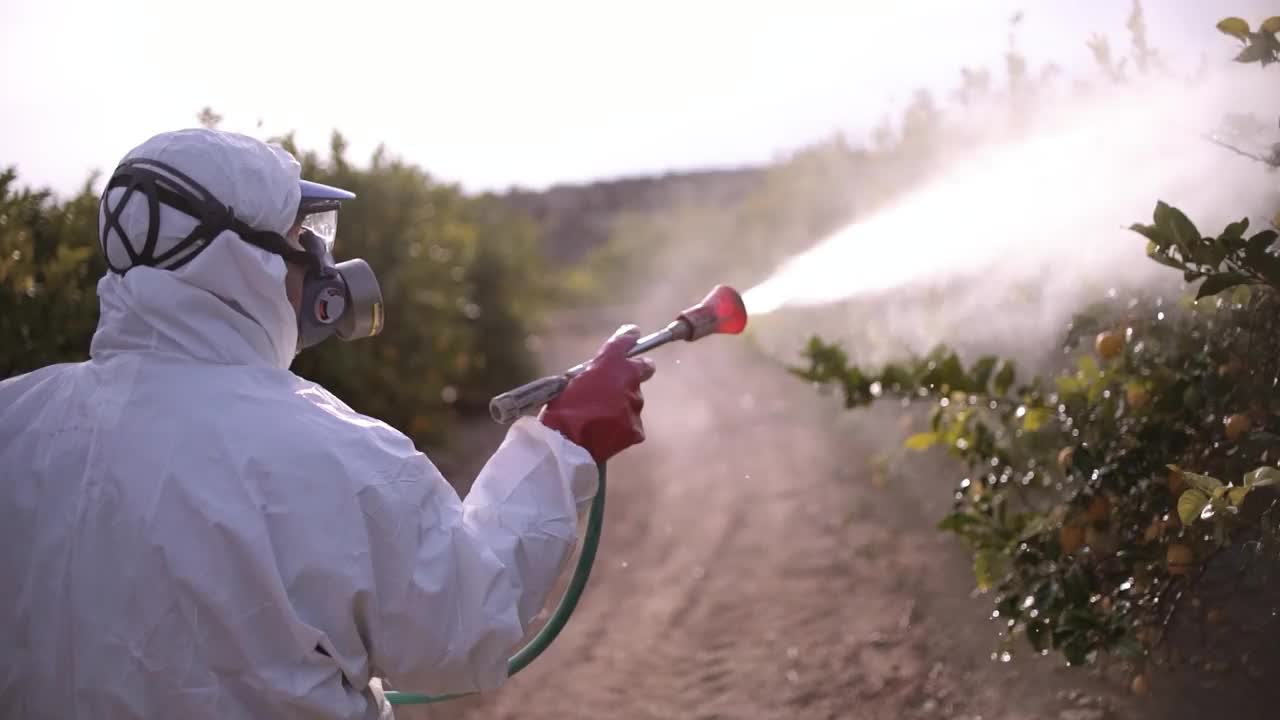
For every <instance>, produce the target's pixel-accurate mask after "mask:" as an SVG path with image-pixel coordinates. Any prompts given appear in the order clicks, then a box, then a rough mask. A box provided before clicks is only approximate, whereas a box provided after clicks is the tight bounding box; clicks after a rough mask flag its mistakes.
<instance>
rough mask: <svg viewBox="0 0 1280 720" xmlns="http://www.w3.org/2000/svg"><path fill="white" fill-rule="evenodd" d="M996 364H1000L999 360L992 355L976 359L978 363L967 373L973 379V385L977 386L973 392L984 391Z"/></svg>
mask: <svg viewBox="0 0 1280 720" xmlns="http://www.w3.org/2000/svg"><path fill="white" fill-rule="evenodd" d="M998 362H1000V360H999V358H997V357H995V356H994V355H987V356H985V357H981V358H978V361H977V362H975V363H974V364H973V369H972V370H970V371H969V374H970V375H971V376H972V377H973V382H974V384H975V385H977V387H976V388H974V390H973V391H974V392H984V391H986V389H987V385H988V384H989V383H990V382H991V375H992V373H994V372H995V369H996V363H998Z"/></svg>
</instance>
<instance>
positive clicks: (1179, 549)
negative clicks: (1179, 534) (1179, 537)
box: [1164, 543, 1196, 575]
mask: <svg viewBox="0 0 1280 720" xmlns="http://www.w3.org/2000/svg"><path fill="white" fill-rule="evenodd" d="M1164 561H1165V565H1166V566H1167V567H1168V568H1169V574H1170V575H1187V574H1190V572H1191V569H1192V568H1193V567H1194V566H1195V561H1196V554H1195V552H1194V551H1193V550H1192V549H1191V548H1190V547H1188V546H1186V545H1182V544H1179V543H1175V544H1173V545H1170V546H1169V549H1168V551H1166V552H1165V556H1164Z"/></svg>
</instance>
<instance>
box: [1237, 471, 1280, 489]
mask: <svg viewBox="0 0 1280 720" xmlns="http://www.w3.org/2000/svg"><path fill="white" fill-rule="evenodd" d="M1244 484H1245V487H1270V486H1272V485H1277V484H1280V469H1276V468H1273V467H1260V468H1258V469H1257V470H1254V471H1253V472H1251V473H1248V474H1246V475H1245V476H1244Z"/></svg>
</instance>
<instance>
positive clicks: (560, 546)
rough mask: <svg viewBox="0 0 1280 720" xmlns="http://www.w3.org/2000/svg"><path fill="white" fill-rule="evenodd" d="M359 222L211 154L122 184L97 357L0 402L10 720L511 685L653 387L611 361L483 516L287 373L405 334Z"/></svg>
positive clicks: (4, 682)
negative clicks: (385, 690) (340, 252)
mask: <svg viewBox="0 0 1280 720" xmlns="http://www.w3.org/2000/svg"><path fill="white" fill-rule="evenodd" d="M352 197H354V196H353V195H351V194H350V193H346V192H343V191H340V190H337V189H335V188H328V187H325V186H320V185H315V184H311V183H306V182H304V181H301V180H300V178H299V165H298V163H297V162H296V161H295V160H294V158H293V157H292V156H290V155H289V154H288V153H287V152H286V151H284V150H283V149H281V148H279V147H277V146H273V145H267V144H264V143H262V142H259V141H257V140H254V139H251V138H247V137H244V136H241V135H236V134H232V133H225V132H217V131H213V130H183V131H178V132H172V133H166V134H162V135H159V136H157V137H154V138H152V139H150V140H148V141H147V142H145V143H144V144H142V145H141V146H139V147H138V148H136V149H135V150H133V151H132V152H130V153H129V154H128V155H127V156H126V158H125V160H124V161H123V162H122V163H121V165H120V167H119V168H117V170H116V172H115V174H114V175H113V176H112V179H111V181H110V182H109V183H108V187H107V190H106V191H104V193H103V200H102V205H101V210H100V216H99V230H100V232H99V235H100V238H99V239H100V241H101V244H102V249H103V252H104V253H105V254H106V258H107V262H108V266H109V267H110V268H111V269H110V270H109V271H108V272H107V273H106V274H105V275H104V276H103V277H102V279H101V280H100V282H99V284H98V295H99V298H100V304H101V319H100V321H99V324H98V329H97V332H96V333H95V335H94V337H93V341H92V345H91V348H90V355H91V360H89V361H88V362H84V363H79V364H64V365H56V366H51V367H46V368H43V369H40V370H37V371H35V372H32V373H29V374H27V375H23V376H19V377H15V378H10V379H7V380H4V381H3V382H0V718H6V719H7V718H23V719H30V718H94V719H95V720H96V719H107V718H159V717H165V718H184V719H186V718H277V717H278V718H303V717H305V718H370V717H377V716H378V715H379V713H380V712H382V713H384V714H385V713H387V712H389V708H388V706H387V705H386V703H385V699H383V698H381V696H380V694H379V693H378V692H377V682H374V684H373V686H371V682H372V681H375V680H376V679H379V678H387V679H388V680H389V682H390V683H391V684H392V685H393V686H395V687H402V688H406V689H411V690H414V691H423V692H428V693H451V692H464V691H472V690H480V691H485V690H492V689H495V688H497V687H498V686H499V685H501V684H502V683H503V681H504V679H505V678H506V660H507V657H508V655H509V654H510V652H511V651H512V650H513V648H514V646H515V645H516V644H517V643H518V642H519V640H520V639H521V638H522V636H523V635H524V633H525V630H526V628H528V626H529V623H530V620H531V619H532V618H533V617H534V615H535V614H536V613H537V612H538V611H539V610H540V609H541V607H542V606H543V604H544V602H545V600H546V598H547V595H548V593H549V591H550V589H551V587H552V585H553V583H554V582H555V580H556V577H557V574H558V572H559V571H560V570H561V569H562V567H563V566H564V565H565V563H566V561H567V559H568V557H569V555H570V553H571V551H572V548H573V546H574V544H575V541H576V531H577V522H578V514H579V512H580V511H582V510H584V509H585V507H586V505H587V504H589V502H590V500H591V499H592V497H593V495H594V492H595V489H596V483H597V470H596V464H597V462H599V461H603V460H605V459H607V458H608V457H610V456H612V455H613V454H615V453H617V452H619V451H621V450H622V449H624V448H626V447H628V446H630V445H634V444H636V443H638V442H640V441H642V440H643V431H642V427H641V424H640V411H641V408H642V405H643V400H642V398H641V396H640V391H639V387H640V384H641V383H642V382H643V381H645V380H647V379H648V377H649V376H651V375H652V373H653V366H652V365H651V364H650V363H649V362H648V361H647V360H637V359H632V360H628V359H627V358H626V357H625V353H626V351H627V350H628V349H629V348H630V347H631V345H632V344H634V342H635V339H636V337H637V333H635V332H634V331H633V330H626V331H623V332H620V333H618V334H617V335H615V336H614V338H612V339H611V340H610V341H609V342H608V343H606V345H605V347H604V349H603V350H602V351H601V353H600V355H598V356H597V357H596V358H595V359H594V360H593V361H592V362H591V363H590V364H589V366H588V369H587V371H586V372H584V373H583V374H582V375H580V376H579V377H578V378H576V379H575V380H574V381H573V382H572V383H571V384H570V386H569V388H568V389H567V390H566V392H565V393H564V394H563V395H562V396H561V397H560V398H558V399H557V400H556V401H555V402H553V403H552V404H550V405H549V406H548V407H547V408H546V409H545V410H544V412H543V413H542V414H541V415H540V416H539V417H538V418H533V417H526V418H523V419H521V420H519V421H518V422H516V423H515V424H514V426H513V427H512V428H511V429H510V431H509V433H508V435H507V437H506V439H505V441H504V442H503V443H502V445H501V447H500V448H499V449H498V450H497V451H496V452H495V453H494V455H493V457H492V458H491V459H490V460H489V462H488V463H487V464H486V466H485V467H484V469H483V471H482V472H481V474H480V476H479V478H478V479H477V480H476V482H475V484H474V486H473V488H472V490H471V491H470V493H469V494H468V495H467V497H466V499H465V500H460V499H459V497H458V495H457V493H456V492H455V491H454V490H453V489H452V487H451V486H450V485H449V484H448V483H447V482H446V481H445V479H444V478H442V477H441V475H440V473H439V472H437V470H436V468H435V467H434V466H433V465H432V464H431V462H430V461H429V460H428V459H427V458H426V457H425V456H424V455H423V454H422V453H420V452H418V451H417V450H416V449H415V448H414V446H413V443H412V442H411V441H410V440H409V439H408V438H406V437H405V436H404V435H402V434H401V433H399V432H397V431H396V430H395V429H393V428H391V427H390V426H388V425H386V424H384V423H382V422H379V421H378V420H375V419H372V418H369V417H365V416H362V415H359V414H357V413H356V412H354V411H352V410H351V409H350V408H349V407H347V405H345V404H343V402H342V401H340V400H339V399H337V398H336V397H334V396H333V395H331V394H330V393H328V392H327V391H325V389H324V388H322V387H320V386H318V385H316V384H314V383H311V382H308V381H306V380H303V379H301V378H299V377H297V376H296V375H294V374H292V373H291V372H290V371H289V369H288V368H289V365H290V363H291V362H292V360H293V358H294V356H295V354H296V353H297V352H298V350H299V348H300V347H303V346H306V345H309V344H314V342H317V341H318V340H320V339H323V338H324V337H326V336H328V335H331V334H335V333H336V334H338V335H339V336H341V337H344V338H348V339H349V338H351V337H359V336H362V335H371V334H375V333H376V332H377V331H378V329H379V327H380V325H381V319H382V315H381V311H382V307H381V296H380V294H379V293H378V289H377V284H376V281H374V280H373V277H372V273H371V272H370V271H369V269H368V267H367V266H364V265H363V264H361V263H359V261H355V262H356V264H355V265H350V264H348V263H341V264H339V265H337V266H334V265H333V263H332V255H331V254H330V252H329V249H330V247H331V246H330V244H329V243H330V242H331V240H332V237H333V234H332V228H333V227H334V226H333V224H332V221H331V218H327V217H324V216H322V215H321V213H324V212H332V211H333V209H334V208H336V207H337V205H338V203H339V202H340V201H341V200H343V199H350V198H352ZM326 233H327V237H326ZM344 266H345V267H344ZM406 382H412V378H406Z"/></svg>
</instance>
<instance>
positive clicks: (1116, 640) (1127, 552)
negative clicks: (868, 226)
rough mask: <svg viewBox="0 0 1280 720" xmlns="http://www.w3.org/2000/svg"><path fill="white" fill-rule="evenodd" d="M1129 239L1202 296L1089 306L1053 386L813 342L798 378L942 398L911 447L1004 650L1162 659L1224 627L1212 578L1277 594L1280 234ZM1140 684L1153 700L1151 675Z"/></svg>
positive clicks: (1239, 32) (993, 367)
mask: <svg viewBox="0 0 1280 720" xmlns="http://www.w3.org/2000/svg"><path fill="white" fill-rule="evenodd" d="M1219 28H1220V29H1221V30H1222V31H1223V32H1226V33H1228V34H1230V35H1233V36H1235V37H1237V38H1238V39H1240V41H1241V42H1242V43H1243V44H1244V50H1243V51H1242V53H1241V54H1240V55H1239V56H1238V58H1237V59H1238V60H1239V61H1241V62H1258V63H1261V64H1264V65H1265V64H1269V63H1271V62H1273V61H1274V60H1275V59H1276V51H1277V48H1278V47H1280V45H1277V42H1276V38H1275V34H1276V32H1277V31H1280V18H1271V19H1268V20H1267V21H1265V22H1264V23H1262V25H1261V27H1260V29H1259V30H1258V31H1257V32H1254V31H1252V30H1250V28H1249V25H1248V23H1246V22H1245V21H1243V20H1240V19H1238V18H1230V19H1227V20H1224V21H1223V22H1222V23H1220V24H1219ZM1132 230H1133V231H1135V233H1137V234H1140V235H1141V236H1143V237H1144V238H1145V239H1146V240H1147V242H1148V248H1147V249H1148V255H1149V256H1150V257H1151V258H1152V259H1153V260H1154V261H1156V262H1159V263H1161V264H1163V265H1166V266H1168V267H1170V268H1171V269H1176V270H1178V271H1180V272H1182V273H1183V275H1184V279H1185V280H1186V282H1187V283H1188V284H1191V283H1199V284H1198V287H1196V288H1195V292H1194V293H1191V292H1189V293H1188V294H1187V295H1186V296H1185V297H1161V296H1135V297H1131V298H1120V297H1117V298H1109V299H1106V300H1104V301H1102V302H1099V303H1098V304H1097V305H1095V306H1093V307H1090V308H1087V309H1085V310H1084V311H1083V312H1081V313H1079V314H1078V315H1077V316H1076V317H1075V318H1074V319H1073V321H1072V322H1071V324H1070V326H1069V327H1068V328H1067V332H1066V334H1065V341H1064V347H1063V349H1064V351H1065V353H1064V357H1068V358H1070V361H1069V362H1068V363H1067V364H1065V365H1064V366H1062V367H1061V368H1059V369H1058V370H1057V371H1055V372H1052V373H1050V374H1049V375H1047V376H1041V377H1032V378H1025V377H1023V376H1022V375H1021V374H1020V373H1019V372H1018V368H1017V367H1015V365H1014V363H1012V362H1011V361H1008V360H1002V359H1000V358H997V357H994V356H991V357H982V358H978V359H976V360H973V361H972V362H965V361H964V360H962V358H960V357H959V356H958V355H957V354H956V353H955V352H952V351H950V350H948V349H947V348H945V347H940V348H938V349H936V350H934V351H932V352H931V353H929V354H928V355H926V356H924V357H920V358H915V359H912V360H910V361H906V362H901V363H894V364H890V365H888V366H885V367H882V368H875V369H870V368H864V367H858V366H857V365H855V364H853V363H851V362H850V361H849V358H848V356H847V354H846V353H845V352H844V351H843V350H842V348H841V347H839V346H838V345H837V344H833V343H828V342H825V341H823V340H822V339H820V338H814V339H812V340H811V341H810V343H809V345H808V347H807V348H805V351H804V356H805V359H806V361H807V364H806V365H805V366H803V367H797V368H794V369H793V370H792V372H793V373H795V374H796V375H798V376H799V377H801V378H803V379H804V380H806V381H809V382H814V383H818V384H820V385H821V386H823V387H825V388H828V389H834V390H836V391H837V392H839V394H840V395H841V396H842V397H843V400H844V403H845V405H846V406H847V407H849V408H859V407H863V406H866V405H870V404H872V403H874V402H876V401H877V400H880V399H882V398H895V399H898V400H908V401H914V402H919V403H927V404H929V405H930V406H931V411H930V416H929V425H928V427H927V428H926V429H924V430H923V431H922V432H919V433H917V434H914V435H912V436H910V437H909V438H907V439H906V441H905V445H906V447H907V448H909V449H914V450H923V449H926V448H932V447H937V448H943V449H945V451H946V452H947V453H948V454H949V455H951V456H952V457H954V458H955V459H957V460H958V461H959V462H960V464H961V466H962V467H963V471H962V472H958V473H957V477H956V484H955V488H954V491H953V492H954V505H953V509H952V512H951V513H950V514H948V515H947V516H946V517H945V518H943V519H942V520H941V521H940V524H939V527H940V528H941V529H943V530H946V531H948V532H951V533H954V534H955V535H957V536H959V537H960V538H962V539H963V540H964V541H965V542H966V543H967V544H968V546H969V547H970V548H971V549H972V551H973V570H974V575H975V578H976V582H977V585H978V588H979V589H980V590H982V591H984V592H987V593H989V594H990V596H991V598H992V600H993V603H994V608H993V610H992V617H993V618H995V619H997V620H998V621H999V625H1000V629H1001V634H1002V635H1003V636H1004V637H1005V638H1006V641H1008V640H1009V639H1011V638H1014V637H1023V638H1025V640H1026V642H1027V643H1028V644H1029V645H1030V647H1031V648H1032V649H1033V650H1035V651H1036V652H1040V653H1046V652H1050V651H1056V652H1059V653H1061V654H1062V656H1064V657H1065V659H1066V660H1067V662H1068V663H1071V664H1083V663H1087V662H1089V661H1090V660H1092V659H1094V658H1096V657H1098V656H1099V654H1100V653H1103V652H1111V653H1116V654H1119V655H1123V656H1126V657H1130V658H1134V659H1136V660H1137V661H1138V662H1139V664H1141V663H1145V662H1149V661H1151V660H1153V659H1157V658H1162V657H1164V656H1163V655H1161V654H1160V651H1161V650H1162V647H1163V643H1164V640H1165V638H1166V637H1167V636H1168V634H1169V632H1170V628H1171V627H1172V626H1173V624H1174V623H1176V622H1177V621H1178V620H1179V619H1180V618H1181V619H1182V620H1184V621H1186V622H1189V623H1192V624H1208V625H1212V624H1220V623H1222V621H1223V617H1222V612H1221V610H1220V609H1218V608H1215V607H1212V606H1210V605H1206V604H1204V603H1202V602H1201V599H1200V596H1201V595H1202V591H1203V590H1204V589H1205V587H1206V583H1205V582H1204V579H1205V578H1206V576H1208V575H1210V574H1212V573H1214V572H1215V571H1217V572H1219V574H1221V572H1226V573H1227V574H1228V575H1230V576H1231V578H1232V580H1231V583H1232V584H1231V587H1232V588H1233V590H1234V589H1238V588H1240V587H1243V586H1247V585H1249V584H1250V583H1252V584H1254V585H1259V583H1262V584H1265V582H1267V581H1268V580H1269V577H1270V574H1271V570H1272V567H1273V566H1274V565H1275V559H1276V558H1277V557H1280V508H1278V503H1280V494H1278V493H1277V491H1276V486H1277V485H1278V484H1280V467H1278V466H1280V397H1277V392H1276V388H1277V387H1280V254H1278V253H1280V247H1278V246H1277V242H1276V241H1277V237H1278V234H1277V232H1276V230H1275V229H1273V228H1267V229H1262V230H1258V231H1254V230H1251V228H1250V223H1249V221H1248V220H1247V219H1242V220H1240V221H1239V222H1235V223H1232V224H1230V225H1229V226H1227V227H1226V228H1224V229H1223V230H1222V231H1221V232H1219V233H1218V234H1217V235H1213V236H1205V235H1203V234H1202V233H1201V231H1200V229H1199V228H1197V227H1196V225H1195V224H1194V223H1193V222H1192V221H1191V220H1190V219H1189V218H1188V217H1187V216H1186V215H1185V214H1184V213H1183V212H1181V211H1180V210H1178V209H1177V208H1175V207H1172V206H1170V205H1167V204H1165V203H1163V202H1161V203H1158V204H1157V206H1156V208H1155V211H1154V213H1153V217H1152V220H1151V222H1150V223H1138V224H1135V225H1133V227H1132ZM1134 689H1135V691H1137V692H1145V691H1146V680H1145V678H1144V677H1143V676H1142V675H1141V674H1139V675H1138V676H1136V678H1135V680H1134Z"/></svg>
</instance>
